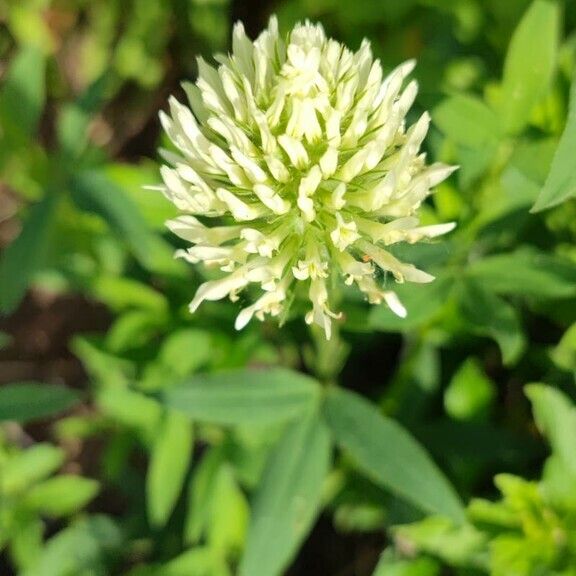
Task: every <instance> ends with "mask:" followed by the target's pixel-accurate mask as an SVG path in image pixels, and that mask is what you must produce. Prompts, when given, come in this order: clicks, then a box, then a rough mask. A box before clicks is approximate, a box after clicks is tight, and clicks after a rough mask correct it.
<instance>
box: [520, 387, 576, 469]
mask: <svg viewBox="0 0 576 576" xmlns="http://www.w3.org/2000/svg"><path fill="white" fill-rule="evenodd" d="M526 395H527V396H528V398H530V400H531V402H532V406H533V410H534V417H535V419H536V424H537V425H538V428H539V429H540V430H541V431H542V433H543V434H544V435H545V436H546V438H547V439H548V441H549V442H550V444H551V445H552V448H553V450H554V452H555V453H556V454H557V455H558V456H559V457H560V458H561V459H562V461H563V462H564V464H565V466H566V467H567V468H568V469H569V470H570V471H571V472H572V473H574V474H576V451H575V450H574V438H576V407H575V406H574V403H573V402H571V401H570V399H569V398H568V397H567V396H566V395H565V394H564V393H563V392H560V390H556V389H554V388H552V387H551V386H545V385H544V384H530V385H529V386H527V387H526Z"/></svg>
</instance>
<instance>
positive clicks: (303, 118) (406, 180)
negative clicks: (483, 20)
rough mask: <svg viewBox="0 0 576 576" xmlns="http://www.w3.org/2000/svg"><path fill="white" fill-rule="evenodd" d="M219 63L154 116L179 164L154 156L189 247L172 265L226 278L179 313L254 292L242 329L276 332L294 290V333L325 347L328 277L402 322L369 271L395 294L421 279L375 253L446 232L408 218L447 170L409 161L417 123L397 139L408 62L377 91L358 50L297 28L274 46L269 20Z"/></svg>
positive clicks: (368, 55)
mask: <svg viewBox="0 0 576 576" xmlns="http://www.w3.org/2000/svg"><path fill="white" fill-rule="evenodd" d="M217 61H218V63H219V66H218V67H217V68H214V67H212V66H209V65H208V64H206V62H204V61H203V60H199V77H198V80H197V82H196V84H195V85H191V84H190V85H187V86H185V90H186V92H187V96H188V100H189V106H187V105H184V104H181V103H180V102H178V101H177V100H176V99H174V98H171V99H170V115H168V114H164V113H161V122H162V125H163V127H164V129H165V131H166V132H167V134H168V136H169V138H170V140H171V141H172V142H173V143H174V145H175V146H176V148H177V151H178V152H177V153H174V152H167V151H163V156H164V158H165V160H166V161H167V162H168V163H169V165H165V166H163V167H162V169H161V173H162V179H163V181H164V186H162V187H161V189H162V191H163V192H164V194H165V195H166V196H167V197H168V198H169V199H170V200H171V201H172V202H173V203H174V204H175V205H176V206H177V208H178V209H179V210H180V211H181V212H183V213H184V214H183V215H181V216H179V217H177V218H176V219H174V220H171V221H169V222H168V223H167V224H168V226H169V228H170V229H171V230H172V231H173V232H174V233H175V234H177V235H178V236H180V237H181V238H183V239H185V240H187V241H189V242H191V243H192V246H191V247H190V248H188V249H187V250H181V251H179V252H178V255H179V256H181V257H183V258H185V259H186V260H188V261H189V262H192V263H199V262H202V263H203V264H204V265H206V266H208V267H216V268H218V269H220V270H221V271H222V272H223V273H224V275H223V276H222V277H221V278H219V279H215V280H210V281H208V282H205V283H204V284H202V285H201V286H200V287H199V288H198V291H197V292H196V295H195V296H194V299H193V300H192V302H191V304H190V310H191V311H192V312H194V311H196V309H197V308H198V307H199V306H200V304H201V303H202V302H204V301H205V300H220V299H222V298H225V297H229V298H230V299H231V300H233V301H234V300H237V299H238V294H239V292H241V291H242V290H244V289H246V288H247V287H248V286H249V285H256V286H257V287H259V290H260V292H259V295H258V296H257V298H256V299H255V300H253V303H252V304H250V305H249V306H247V307H245V308H244V309H243V310H241V312H240V313H239V315H238V317H237V320H236V324H235V325H236V328H237V329H241V328H243V327H244V326H245V325H246V324H247V323H248V322H249V321H250V320H251V318H252V317H253V316H256V317H257V318H258V319H260V320H262V319H264V316H265V315H266V314H269V315H270V316H280V317H281V319H282V318H284V317H285V315H286V313H287V310H288V307H289V306H290V303H291V302H292V300H293V296H294V294H295V293H296V291H297V290H298V291H301V292H302V291H303V292H307V294H308V297H309V300H310V310H309V312H308V313H307V314H306V317H305V320H306V322H307V323H308V324H311V323H314V324H317V325H319V326H321V327H322V328H323V329H324V331H325V333H326V337H327V338H330V334H331V320H332V319H334V318H339V317H340V314H339V313H337V312H336V311H333V310H332V307H331V292H332V290H331V286H332V285H333V282H332V280H334V276H337V275H340V276H341V277H343V279H344V282H345V283H346V284H348V285H351V284H355V285H356V286H357V287H358V288H359V289H360V290H361V291H362V292H363V293H364V294H365V295H366V297H367V299H368V301H369V302H370V303H373V304H379V303H382V302H385V303H386V304H387V305H388V306H389V307H390V308H391V310H392V311H393V312H395V313H396V314H398V315H399V316H405V315H406V310H405V309H404V307H403V306H402V304H401V303H400V301H399V299H398V298H397V296H396V294H395V293H394V291H393V290H390V289H385V288H383V287H382V286H381V285H380V284H379V282H378V281H377V275H376V272H377V269H378V268H379V269H381V270H382V271H384V272H385V273H391V274H392V275H393V277H394V278H395V280H396V281H397V282H404V281H408V282H430V281H431V280H433V277H432V276H431V275H430V274H427V273H426V272H423V271H421V270H418V269H417V268H415V267H414V266H413V265H412V264H409V263H404V262H401V261H400V260H398V259H397V258H395V257H394V256H393V255H392V254H391V253H390V252H389V251H388V250H387V249H386V247H387V246H390V245H393V244H396V243H398V242H409V243H414V242H418V241H419V240H421V239H425V238H431V237H434V236H438V235H440V234H444V233H445V232H448V231H450V230H452V228H453V227H454V224H453V223H449V224H440V225H434V226H419V220H418V217H417V216H416V213H417V211H418V208H419V206H420V205H421V203H422V201H423V200H424V199H425V198H426V197H427V196H428V195H429V194H430V191H431V188H433V187H434V186H435V185H436V184H438V183H439V182H441V181H442V180H444V179H445V178H447V177H448V176H449V175H450V174H451V172H452V171H453V170H454V168H453V167H450V166H445V165H442V164H432V165H427V164H426V161H425V154H422V153H420V145H421V143H422V140H423V139H424V136H425V135H426V132H427V130H428V125H429V120H430V119H429V116H428V114H426V113H425V114H423V115H422V116H421V117H420V119H419V120H418V121H417V122H415V123H414V124H413V125H412V126H410V127H407V126H406V122H405V116H406V113H407V111H408V110H409V108H410V107H411V105H412V103H413V102H414V98H415V96H416V92H417V84H416V82H415V81H411V82H410V83H408V84H407V86H406V87H405V88H403V84H404V80H405V79H406V77H407V75H408V74H409V73H410V72H411V70H412V69H413V67H414V62H413V61H409V62H406V63H404V64H402V65H401V66H399V67H398V68H396V69H395V70H394V71H393V72H392V73H391V74H390V75H389V76H387V77H386V78H383V73H382V68H381V66H380V63H379V61H378V60H374V58H373V56H372V52H371V49H370V44H369V42H367V41H364V42H363V43H362V45H361V47H360V49H359V50H358V51H357V52H352V51H350V50H348V49H347V48H346V47H345V46H343V45H342V44H340V43H339V42H337V41H335V40H331V39H328V38H327V37H326V35H325V33H324V30H323V28H322V26H320V25H313V24H310V23H309V22H306V23H305V24H302V25H297V26H296V27H295V28H294V29H293V30H292V31H291V32H290V33H289V34H288V36H287V38H286V39H283V38H282V37H281V36H280V35H279V33H278V24H277V21H276V19H275V18H272V19H271V20H270V23H269V26H268V28H267V29H266V30H265V31H264V32H262V33H261V34H260V36H259V37H258V38H257V39H256V40H255V41H254V42H252V41H250V40H249V39H248V37H247V36H246V34H245V32H244V28H243V26H242V24H237V25H236V26H235V28H234V33H233V46H232V53H231V54H230V55H228V56H218V57H217Z"/></svg>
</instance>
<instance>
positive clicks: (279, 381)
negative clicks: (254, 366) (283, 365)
mask: <svg viewBox="0 0 576 576" xmlns="http://www.w3.org/2000/svg"><path fill="white" fill-rule="evenodd" d="M319 394H320V387H319V385H318V384H317V382H316V381H315V380H313V379H312V378H309V377H308V376H304V375H303V374H298V373H297V372H291V371H289V370H285V369H280V368H277V369H272V370H235V371H229V372H217V373H213V374H203V375H200V374H199V375H197V376H193V377H192V378H190V379H189V380H186V381H185V382H183V383H182V384H179V385H178V386H174V387H171V388H169V389H167V390H166V391H164V392H162V393H161V395H160V399H161V401H162V402H163V403H165V404H166V405H167V406H170V407H171V408H174V409H175V410H179V411H181V412H183V413H184V414H186V415H187V416H188V417H190V418H191V419H193V420H200V421H202V422H214V423H218V424H225V425H235V424H265V423H274V422H281V421H282V420H287V419H291V418H295V417H296V416H298V415H299V414H302V413H303V412H304V411H306V410H307V409H309V408H310V407H311V406H313V404H314V402H315V401H317V400H318V397H319Z"/></svg>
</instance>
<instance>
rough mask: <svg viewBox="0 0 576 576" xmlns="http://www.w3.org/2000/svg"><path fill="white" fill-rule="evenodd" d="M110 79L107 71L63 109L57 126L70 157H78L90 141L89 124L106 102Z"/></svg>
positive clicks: (59, 137)
mask: <svg viewBox="0 0 576 576" xmlns="http://www.w3.org/2000/svg"><path fill="white" fill-rule="evenodd" d="M109 79H110V72H109V71H106V72H105V73H104V74H103V75H102V76H100V77H99V78H98V79H97V80H96V81H94V82H93V83H92V84H91V85H90V86H88V88H87V89H86V91H85V92H84V93H83V94H82V95H81V96H80V97H79V98H78V100H77V101H76V102H73V103H72V104H68V105H67V106H65V107H64V108H63V109H62V112H61V114H60V117H59V118H58V124H57V127H56V128H57V134H58V142H59V144H60V148H61V149H62V150H63V152H64V153H65V154H66V155H67V156H68V157H71V158H77V157H78V156H80V154H81V153H82V152H83V151H84V149H85V147H86V145H87V143H88V125H89V123H90V120H91V118H92V116H93V115H94V114H95V113H96V112H97V111H98V109H99V108H100V107H101V106H102V104H103V102H104V98H105V95H106V90H107V88H108V85H109Z"/></svg>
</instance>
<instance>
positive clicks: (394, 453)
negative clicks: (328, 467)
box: [325, 388, 464, 522]
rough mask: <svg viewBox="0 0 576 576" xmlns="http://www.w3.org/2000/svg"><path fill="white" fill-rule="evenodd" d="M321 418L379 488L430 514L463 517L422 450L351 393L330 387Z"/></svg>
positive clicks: (446, 483) (455, 497)
mask: <svg viewBox="0 0 576 576" xmlns="http://www.w3.org/2000/svg"><path fill="white" fill-rule="evenodd" d="M325 417H326V421H327V422H328V425H329V427H330V430H331V431H332V435H333V436H334V438H335V440H336V443H337V444H338V445H339V446H341V447H342V448H343V449H344V450H345V451H346V452H347V453H348V454H350V456H351V457H352V458H353V460H354V461H355V462H356V464H357V466H358V468H359V469H360V470H361V471H363V472H364V473H365V474H366V475H367V476H368V477H370V478H371V479H372V480H373V481H374V482H376V483H377V484H379V485H380V486H382V487H384V488H386V489H388V490H390V491H391V492H393V493H394V494H396V495H398V496H400V497H401V498H404V499H405V500H407V501H409V502H411V503H412V504H414V505H415V506H417V507H418V508H420V509H421V510H423V511H425V512H429V513H435V514H442V515H445V516H449V517H450V518H453V519H454V520H456V521H458V522H460V521H462V520H463V519H464V511H463V508H462V503H461V502H460V499H459V497H458V495H457V494H456V491H455V490H454V488H453V487H452V485H451V484H450V482H449V481H448V480H447V479H446V477H445V476H444V474H443V473H442V472H441V471H440V469H439V468H438V467H437V466H436V464H435V463H434V462H433V461H432V459H431V458H430V456H429V455H428V454H427V453H426V451H425V450H424V448H423V447H422V446H421V445H420V444H419V443H418V442H417V441H416V440H415V439H414V438H413V437H412V436H411V435H410V434H409V433H408V432H407V431H406V430H405V429H404V428H403V427H402V426H400V424H398V423H397V422H395V421H394V420H392V419H390V418H387V417H385V416H384V415H382V414H381V413H380V412H379V411H378V410H377V409H376V408H375V407H374V406H373V405H372V404H370V402H368V401H367V400H365V399H364V398H362V397H361V396H358V395H357V394H355V393H353V392H349V391H347V390H342V389H340V388H333V389H331V390H330V391H329V393H328V395H327V398H326V404H325Z"/></svg>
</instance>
